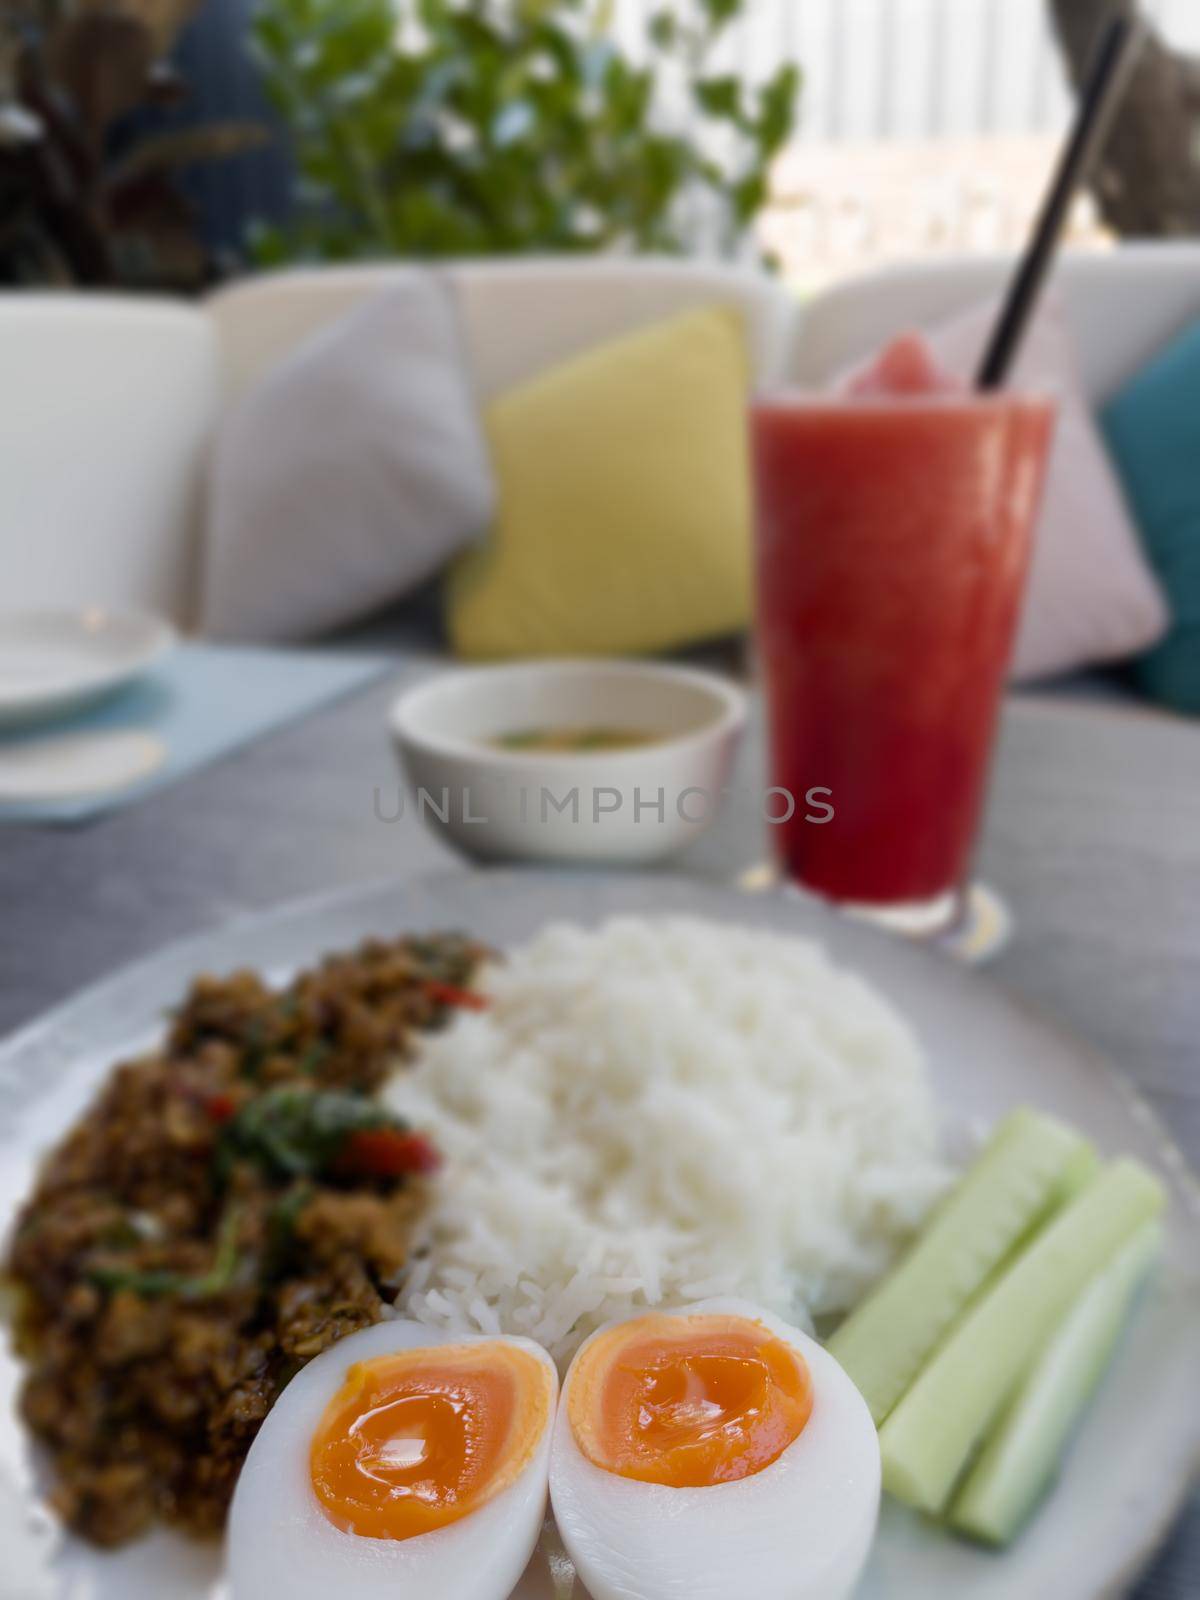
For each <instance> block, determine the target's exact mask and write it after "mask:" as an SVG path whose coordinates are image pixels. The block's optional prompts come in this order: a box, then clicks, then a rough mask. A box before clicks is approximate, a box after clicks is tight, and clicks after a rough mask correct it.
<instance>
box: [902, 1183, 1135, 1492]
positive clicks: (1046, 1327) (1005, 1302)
mask: <svg viewBox="0 0 1200 1600" xmlns="http://www.w3.org/2000/svg"><path fill="white" fill-rule="evenodd" d="M1164 1199H1165V1197H1164V1195H1163V1191H1162V1187H1161V1185H1160V1184H1159V1183H1158V1181H1157V1179H1155V1178H1153V1177H1152V1176H1151V1175H1150V1173H1148V1172H1147V1171H1145V1169H1144V1168H1142V1167H1140V1166H1138V1164H1137V1163H1136V1162H1134V1161H1127V1160H1122V1161H1115V1162H1113V1164H1112V1165H1111V1166H1109V1167H1106V1168H1104V1170H1103V1171H1102V1172H1100V1173H1099V1174H1098V1175H1097V1176H1096V1177H1094V1178H1092V1179H1091V1181H1090V1182H1089V1183H1087V1184H1086V1185H1085V1186H1084V1187H1083V1188H1082V1189H1081V1190H1080V1191H1079V1193H1078V1194H1076V1195H1075V1197H1074V1198H1073V1199H1072V1200H1070V1201H1069V1202H1068V1203H1067V1204H1066V1205H1065V1206H1064V1207H1063V1208H1062V1209H1061V1210H1060V1211H1059V1212H1058V1213H1057V1214H1056V1215H1055V1216H1054V1217H1052V1218H1051V1220H1050V1221H1049V1222H1048V1223H1047V1224H1046V1226H1045V1227H1044V1228H1043V1229H1042V1230H1041V1231H1040V1232H1039V1233H1038V1234H1037V1235H1036V1236H1035V1237H1034V1238H1033V1239H1032V1241H1031V1242H1030V1243H1029V1244H1028V1245H1027V1246H1026V1247H1025V1248H1024V1249H1023V1250H1021V1251H1020V1253H1019V1254H1018V1255H1017V1256H1016V1258H1015V1259H1014V1260H1013V1261H1011V1262H1010V1263H1009V1264H1008V1265H1006V1266H1005V1267H1004V1268H1003V1270H1002V1271H1001V1272H1000V1273H999V1274H998V1275H997V1276H996V1278H995V1280H994V1281H993V1282H992V1283H991V1284H989V1285H988V1286H987V1288H986V1289H985V1290H984V1291H983V1293H982V1294H981V1295H980V1296H979V1298H978V1299H977V1300H976V1301H975V1302H974V1303H973V1304H972V1305H970V1306H968V1308H967V1310H966V1311H965V1312H964V1313H963V1315H962V1316H961V1317H960V1318H959V1320H958V1322H957V1323H956V1324H955V1325H954V1327H953V1328H952V1329H951V1330H950V1333H949V1334H948V1335H947V1337H946V1339H945V1341H944V1343H943V1344H942V1345H941V1347H940V1349H938V1350H937V1351H935V1352H934V1354H933V1356H932V1358H931V1359H930V1361H929V1363H928V1365H927V1366H926V1367H925V1368H924V1369H923V1370H922V1372H921V1374H920V1376H919V1377H918V1378H917V1379H916V1381H915V1382H914V1383H913V1385H912V1387H911V1388H910V1389H909V1391H908V1393H907V1394H906V1395H905V1396H904V1398H903V1399H902V1400H901V1401H900V1403H899V1404H898V1405H897V1406H896V1408H895V1410H894V1411H893V1412H892V1413H891V1415H890V1416H889V1417H888V1419H887V1421H886V1422H885V1423H884V1425H883V1427H882V1428H881V1429H880V1433H879V1443H880V1449H881V1451H882V1454H883V1482H884V1487H885V1488H886V1489H888V1490H889V1491H890V1492H891V1493H892V1494H894V1495H895V1496H896V1497H897V1498H898V1499H900V1500H904V1501H906V1502H907V1503H908V1504H909V1505H913V1506H916V1507H918V1508H919V1509H920V1510H922V1511H929V1512H935V1513H940V1512H943V1511H944V1510H945V1509H946V1505H947V1502H948V1501H949V1499H950V1495H951V1492H952V1490H953V1489H954V1486H955V1483H956V1482H957V1480H958V1478H959V1476H960V1475H961V1473H962V1471H963V1468H964V1467H965V1466H966V1464H967V1461H968V1459H969V1458H970V1456H971V1454H972V1452H973V1451H974V1450H975V1449H976V1447H977V1446H978V1445H979V1444H980V1443H981V1442H982V1441H983V1439H984V1437H985V1436H986V1434H987V1432H988V1430H989V1428H990V1427H991V1426H992V1424H993V1423H994V1422H995V1421H996V1418H997V1417H998V1415H999V1414H1000V1412H1001V1411H1002V1410H1003V1408H1004V1405H1005V1403H1006V1402H1007V1401H1008V1400H1009V1399H1010V1398H1011V1396H1012V1395H1013V1393H1014V1391H1015V1389H1016V1387H1017V1385H1018V1383H1019V1382H1020V1381H1021V1379H1022V1378H1023V1377H1024V1376H1025V1374H1026V1373H1027V1372H1028V1371H1029V1368H1030V1366H1031V1364H1032V1363H1033V1361H1034V1359H1035V1357H1036V1355H1037V1353H1038V1351H1039V1350H1040V1349H1041V1348H1042V1347H1043V1345H1045V1344H1046V1342H1047V1341H1048V1339H1049V1337H1050V1335H1051V1334H1052V1332H1053V1331H1054V1328H1055V1327H1056V1326H1057V1324H1058V1323H1059V1322H1060V1321H1061V1320H1062V1318H1063V1316H1064V1315H1065V1314H1066V1312H1067V1310H1068V1309H1069V1308H1070V1306H1071V1304H1072V1302H1073V1301H1074V1300H1075V1299H1076V1298H1077V1296H1078V1295H1079V1294H1080V1293H1081V1291H1082V1290H1083V1288H1084V1286H1085V1285H1086V1284H1087V1283H1088V1281H1089V1280H1090V1279H1091V1278H1092V1277H1093V1276H1094V1275H1095V1274H1096V1273H1097V1272H1098V1271H1099V1270H1100V1268H1101V1267H1102V1266H1104V1264H1105V1263H1106V1262H1107V1261H1108V1260H1110V1259H1111V1257H1112V1256H1113V1254H1114V1253H1115V1251H1116V1250H1117V1249H1118V1248H1119V1247H1120V1246H1121V1245H1122V1244H1123V1243H1125V1241H1126V1240H1128V1239H1129V1238H1130V1237H1131V1236H1132V1235H1133V1233H1135V1232H1136V1231H1137V1229H1138V1228H1140V1227H1141V1225H1142V1224H1143V1223H1145V1222H1148V1221H1149V1220H1150V1219H1151V1218H1152V1217H1154V1216H1156V1215H1157V1213H1158V1212H1159V1211H1160V1210H1161V1209H1162V1207H1163V1204H1164Z"/></svg>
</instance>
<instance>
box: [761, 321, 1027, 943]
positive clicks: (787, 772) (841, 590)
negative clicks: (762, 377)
mask: <svg viewBox="0 0 1200 1600" xmlns="http://www.w3.org/2000/svg"><path fill="white" fill-rule="evenodd" d="M1053 423H1054V409H1053V404H1052V403H1051V402H1050V401H1049V400H1047V399H1043V398H1030V397H1022V396H1018V395H1014V394H1009V393H1004V392H998V393H995V394H983V395H981V394H974V393H970V392H967V391H964V390H963V389H962V388H961V387H958V386H955V385H953V384H952V383H951V382H950V381H948V380H946V379H945V378H943V376H942V375H941V374H940V373H939V372H938V371H937V369H936V367H935V365H934V363H933V362H932V359H931V358H930V357H929V355H928V353H927V351H926V350H925V347H924V346H923V344H921V342H920V341H918V340H915V339H904V340H899V341H897V342H896V344H894V345H893V346H891V347H889V349H888V350H887V351H886V352H885V353H884V355H883V356H882V357H881V358H880V359H879V361H878V362H877V363H876V364H875V365H874V366H873V367H872V368H871V369H869V370H868V371H867V372H866V373H865V374H863V375H862V376H861V377H859V378H858V379H857V380H855V381H854V382H853V383H852V384H851V385H850V387H849V388H848V389H847V390H846V391H845V392H843V393H842V394H839V395H834V396H831V397H804V396H801V395H788V394H784V395H780V396H775V397H770V398H766V399H763V400H762V401H760V402H759V403H757V404H756V405H755V407H754V411H753V416H752V435H753V449H754V460H755V474H756V479H757V497H758V539H757V545H758V550H757V565H758V641H759V648H760V652H761V660H762V668H763V675H764V680H765V688H766V697H767V704H768V713H769V728H770V745H771V767H772V775H771V783H772V784H773V785H775V786H778V787H779V788H780V789H783V790H785V791H787V793H788V794H790V795H792V796H794V797H796V800H797V803H796V805H795V809H794V811H793V812H792V815H791V816H790V818H789V819H788V820H787V821H781V822H779V823H778V824H777V825H776V826H775V828H774V829H773V830H772V831H773V833H774V834H775V842H776V845H777V849H778V853H779V857H780V860H781V864H782V866H783V868H784V870H785V871H786V872H787V873H788V874H789V876H791V877H792V878H794V879H795V880H797V881H798V882H800V883H801V884H803V885H804V886H805V887H807V888H810V889H812V890H815V891H816V892H817V893H819V894H822V895H824V896H826V897H828V898H829V899H832V900H836V901H839V902H842V903H850V904H855V905H858V906H861V907H863V908H874V909H877V910H878V911H880V912H881V913H882V914H885V916H887V918H888V920H892V921H897V920H903V919H902V917H898V916H897V914H898V913H903V914H909V915H911V921H912V926H913V927H927V928H929V929H930V930H931V931H932V929H933V928H934V927H935V926H936V925H937V924H939V923H943V922H949V921H951V920H953V916H954V914H955V912H956V909H957V905H958V902H959V892H960V890H961V889H962V887H963V886H964V885H965V882H966V879H967V876H968V872H969V868H970V861H971V852H972V848H973V844H974V840H975V837H976V833H977V830H978V826H979V821H980V814H981V811H982V807H983V800H984V793H985V789H986V784H987V775H988V767H989V762H990V756H991V749H992V744H993V740H994V736H995V730H996V720H997V713H998V710H999V705H1000V698H1001V694H1002V691H1003V687H1004V682H1005V677H1006V671H1007V667H1008V663H1009V658H1010V655H1011V652H1012V646H1013V640H1014V635H1015V632H1016V625H1017V620H1018V615H1019V611H1020V605H1021V598H1022V594H1023V590H1024V584H1025V577H1026V572H1027V569H1028V565H1029V554H1030V545H1031V540H1032V532H1033V526H1034V521H1035V516H1036V512H1037V508H1038V504H1039V500H1040V495H1041V488H1042V481H1043V478H1044V474H1045V467H1046V461H1047V456H1048V453H1049V447H1050V443H1051V438H1052V434H1053ZM814 787H817V788H822V789H826V790H829V791H831V793H830V796H829V801H828V804H829V806H831V807H832V809H833V816H832V819H830V820H828V821H824V822H818V821H812V820H807V819H808V817H809V816H810V813H809V810H808V808H807V807H806V806H805V805H804V804H803V800H802V797H803V796H805V795H806V794H807V793H808V792H809V791H810V790H812V789H813V788H814Z"/></svg>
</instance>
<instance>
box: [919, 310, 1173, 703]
mask: <svg viewBox="0 0 1200 1600" xmlns="http://www.w3.org/2000/svg"><path fill="white" fill-rule="evenodd" d="M995 311H996V308H995V307H994V306H980V307H979V308H978V309H976V310H973V311H968V312H965V313H964V314H963V315H962V316H960V317H956V318H955V319H954V320H953V321H951V322H947V323H944V324H943V325H942V326H941V327H938V328H935V329H933V330H931V331H930V332H929V334H928V338H929V342H930V344H931V346H932V348H933V350H934V353H935V354H936V355H937V357H938V358H939V360H940V361H941V362H942V363H943V364H944V365H945V366H946V367H947V368H948V369H949V370H950V371H951V372H953V373H954V374H956V375H957V376H959V377H962V378H964V379H969V378H970V376H971V374H972V373H973V372H974V370H975V368H976V365H977V364H978V360H979V356H980V353H981V352H982V349H983V344H984V341H985V339H986V337H987V334H988V331H989V330H990V328H991V326H992V322H993V319H994V316H995ZM1012 382H1013V384H1014V385H1016V386H1018V387H1020V388H1024V389H1042V390H1048V391H1050V392H1051V393H1053V394H1054V395H1056V396H1057V397H1058V401H1059V416H1058V431H1057V435H1056V438H1055V444H1054V453H1053V456H1052V458H1051V462H1050V473H1049V477H1048V479H1047V483H1046V493H1045V499H1044V502H1043V505H1042V513H1041V518H1040V521H1039V523H1038V529H1037V535H1036V539H1035V543H1034V550H1033V567H1032V571H1031V572H1030V576H1029V589H1028V592H1027V594H1026V597H1025V609H1024V612H1023V614H1022V617H1021V625H1020V629H1019V632H1018V635H1017V646H1016V653H1015V656H1014V659H1013V665H1012V674H1011V675H1012V677H1013V679H1014V680H1016V681H1018V682H1019V681H1022V680H1025V679H1030V678H1042V677H1047V676H1049V675H1050V674H1052V673H1058V672H1068V671H1071V670H1073V669H1075V668H1077V667H1085V666H1090V665H1092V664H1094V663H1099V662H1104V661H1119V660H1122V659H1123V658H1125V657H1127V656H1132V655H1136V654H1138V653H1139V652H1141V651H1142V650H1145V649H1146V648H1147V647H1148V646H1150V645H1152V644H1154V643H1155V642H1156V641H1157V640H1158V639H1160V638H1161V637H1162V635H1163V633H1164V632H1165V631H1166V628H1167V623H1168V613H1167V606H1166V602H1165V600H1164V598H1163V594H1162V591H1161V590H1160V588H1159V586H1158V580H1157V579H1156V578H1155V576H1154V573H1153V571H1152V570H1151V568H1150V565H1149V562H1148V561H1147V560H1146V557H1145V556H1144V555H1143V553H1142V548H1141V544H1140V541H1139V539H1138V535H1137V530H1136V528H1135V526H1134V523H1133V520H1132V518H1131V516H1130V513H1129V510H1128V508H1127V506H1126V503H1125V498H1124V495H1123V493H1122V490H1121V486H1120V484H1119V482H1118V481H1117V477H1116V474H1115V472H1114V469H1113V467H1112V466H1111V464H1110V462H1109V459H1108V455H1107V452H1106V450H1105V447H1104V443H1103V440H1102V439H1101V437H1100V434H1099V432H1098V430H1097V428H1096V425H1095V423H1094V422H1093V420H1092V413H1091V409H1090V407H1089V405H1088V403H1087V400H1086V398H1085V396H1084V394H1083V390H1082V388H1081V386H1080V381H1079V376H1078V372H1077V368H1076V362H1075V354H1074V350H1073V348H1072V342H1071V335H1070V332H1069V330H1068V328H1067V325H1066V319H1065V317H1064V315H1063V310H1062V306H1061V304H1060V303H1059V301H1058V300H1057V298H1056V297H1054V296H1050V297H1048V299H1047V300H1046V302H1045V303H1044V304H1043V306H1042V308H1041V309H1040V311H1039V313H1038V315H1037V317H1036V318H1035V319H1034V323H1033V326H1032V328H1031V329H1030V330H1029V333H1028V334H1027V336H1026V341H1025V346H1024V349H1023V350H1022V352H1021V356H1020V359H1019V360H1018V362H1017V367H1016V371H1015V373H1014V376H1013V379H1012Z"/></svg>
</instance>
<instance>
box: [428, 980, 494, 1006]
mask: <svg viewBox="0 0 1200 1600" xmlns="http://www.w3.org/2000/svg"><path fill="white" fill-rule="evenodd" d="M425 993H426V994H427V995H428V996H429V998H430V999H431V1000H436V1001H437V1002H438V1004H439V1005H443V1006H462V1007H463V1008H464V1009H465V1010H467V1011H486V1009H487V1007H488V1006H489V1005H490V1004H491V1001H490V1000H489V999H488V997H487V995H486V994H480V993H478V991H477V990H475V989H459V988H458V987H457V986H456V985H455V984H453V983H442V982H441V980H440V979H438V978H426V979H425Z"/></svg>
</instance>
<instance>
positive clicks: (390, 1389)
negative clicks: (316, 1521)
mask: <svg viewBox="0 0 1200 1600" xmlns="http://www.w3.org/2000/svg"><path fill="white" fill-rule="evenodd" d="M551 1388H552V1378H551V1375H550V1373H549V1372H548V1371H547V1369H546V1367H545V1366H544V1365H543V1363H542V1362H540V1361H538V1359H537V1358H536V1356H533V1355H531V1354H530V1353H529V1351H527V1350H522V1349H519V1348H518V1347H516V1346H513V1345H508V1344H503V1343H500V1342H498V1341H497V1342H495V1343H493V1342H490V1341H486V1342H485V1341H480V1342H479V1343H476V1344H464V1345H437V1346H433V1347H430V1348H428V1349H421V1350H401V1351H397V1352H396V1353H395V1354H394V1355H387V1356H380V1357H378V1358H377V1359H375V1360H373V1361H360V1362H357V1363H356V1364H355V1365H354V1366H352V1367H351V1368H350V1370H349V1371H348V1372H347V1374H346V1381H345V1383H344V1384H343V1386H342V1388H341V1389H340V1390H339V1391H338V1393H337V1394H336V1395H334V1397H333V1399H332V1400H331V1401H330V1402H329V1404H328V1406H326V1408H325V1411H324V1414H323V1415H322V1417H321V1421H320V1423H319V1424H318V1426H317V1431H316V1433H315V1434H314V1435H313V1441H312V1449H311V1453H310V1458H309V1467H310V1471H311V1475H312V1485H313V1489H314V1490H315V1491H316V1495H317V1499H318V1501H319V1502H320V1504H321V1508H322V1510H323V1511H324V1513H325V1515H326V1516H327V1517H328V1518H329V1520H330V1522H332V1523H334V1524H335V1526H337V1527H339V1528H341V1529H343V1530H344V1531H345V1532H347V1533H356V1534H361V1535H363V1536H364V1537H366V1538H370V1539H410V1538H412V1537H413V1536H414V1535H415V1534H420V1533H428V1532H429V1531H430V1530H431V1529H433V1528H443V1527H445V1526H446V1525H447V1524H448V1523H451V1522H457V1521H458V1520H459V1519H460V1518H461V1517H465V1516H467V1515H469V1514H470V1513H471V1512H472V1511H476V1510H478V1509H479V1507H480V1506H482V1505H486V1503H487V1502H488V1501H489V1500H491V1499H492V1498H493V1497H494V1496H496V1495H497V1494H499V1493H500V1492H501V1491H502V1490H504V1489H507V1488H508V1487H509V1485H510V1484H512V1483H514V1482H515V1481H516V1479H517V1478H518V1477H519V1475H520V1473H521V1472H522V1470H523V1469H524V1468H525V1467H526V1466H527V1465H528V1464H529V1461H530V1460H531V1458H532V1457H533V1455H534V1453H535V1451H536V1450H537V1447H538V1443H539V1441H540V1440H541V1439H542V1437H543V1435H544V1433H545V1431H546V1427H547V1425H548V1423H549V1420H550V1410H551V1399H552V1397H551Z"/></svg>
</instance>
